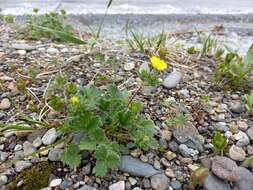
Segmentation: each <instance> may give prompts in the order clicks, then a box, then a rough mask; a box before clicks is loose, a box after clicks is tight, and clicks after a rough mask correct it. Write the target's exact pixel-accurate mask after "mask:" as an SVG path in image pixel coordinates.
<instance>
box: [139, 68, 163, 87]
mask: <svg viewBox="0 0 253 190" xmlns="http://www.w3.org/2000/svg"><path fill="white" fill-rule="evenodd" d="M138 76H139V78H140V79H141V80H142V82H143V85H144V86H157V85H158V84H159V83H160V81H159V77H158V75H156V74H151V73H150V72H148V71H146V70H142V71H140V72H138Z"/></svg>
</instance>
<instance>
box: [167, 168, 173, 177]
mask: <svg viewBox="0 0 253 190" xmlns="http://www.w3.org/2000/svg"><path fill="white" fill-rule="evenodd" d="M165 174H166V175H167V176H168V177H171V178H174V177H175V174H174V171H173V170H172V169H171V168H166V170H165Z"/></svg>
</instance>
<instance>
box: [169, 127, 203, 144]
mask: <svg viewBox="0 0 253 190" xmlns="http://www.w3.org/2000/svg"><path fill="white" fill-rule="evenodd" d="M172 134H173V136H174V137H175V138H176V140H177V141H178V142H180V143H186V142H187V141H188V140H189V139H190V138H192V137H195V136H197V135H199V133H198V130H197V128H196V127H194V126H193V125H192V124H186V125H184V126H180V127H176V128H175V129H173V131H172Z"/></svg>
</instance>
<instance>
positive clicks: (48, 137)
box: [42, 128, 57, 145]
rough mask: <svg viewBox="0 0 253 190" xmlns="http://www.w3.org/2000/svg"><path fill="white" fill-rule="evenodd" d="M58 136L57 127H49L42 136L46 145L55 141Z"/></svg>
mask: <svg viewBox="0 0 253 190" xmlns="http://www.w3.org/2000/svg"><path fill="white" fill-rule="evenodd" d="M56 138H57V132H56V129H55V128H51V129H49V130H48V131H47V132H46V133H45V135H44V136H43V137H42V143H43V144H44V145H50V144H52V143H54V142H55V140H56Z"/></svg>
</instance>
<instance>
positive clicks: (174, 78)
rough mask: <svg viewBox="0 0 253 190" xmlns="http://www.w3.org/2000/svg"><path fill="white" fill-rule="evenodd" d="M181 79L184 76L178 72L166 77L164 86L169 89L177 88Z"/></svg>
mask: <svg viewBox="0 0 253 190" xmlns="http://www.w3.org/2000/svg"><path fill="white" fill-rule="evenodd" d="M181 79H182V74H181V73H180V72H178V71H174V72H172V73H170V74H169V75H168V76H167V77H165V79H164V81H163V86H164V87H165V88H168V89H171V88H175V87H176V86H177V85H178V84H179V83H180V81H181Z"/></svg>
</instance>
